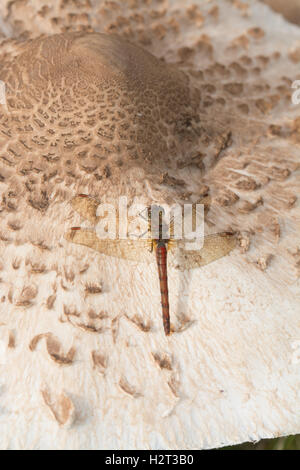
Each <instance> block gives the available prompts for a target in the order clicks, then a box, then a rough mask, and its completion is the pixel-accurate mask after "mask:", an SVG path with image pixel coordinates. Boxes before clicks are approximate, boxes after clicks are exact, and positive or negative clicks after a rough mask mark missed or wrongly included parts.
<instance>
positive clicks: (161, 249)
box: [156, 242, 170, 335]
mask: <svg viewBox="0 0 300 470" xmlns="http://www.w3.org/2000/svg"><path fill="white" fill-rule="evenodd" d="M156 261H157V267H158V275H159V284H160V293H161V306H162V314H163V324H164V330H165V334H166V335H169V334H170V312H169V292H168V273H167V247H166V244H165V243H164V242H161V243H158V245H157V248H156Z"/></svg>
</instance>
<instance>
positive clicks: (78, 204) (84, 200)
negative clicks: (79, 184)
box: [71, 194, 100, 224]
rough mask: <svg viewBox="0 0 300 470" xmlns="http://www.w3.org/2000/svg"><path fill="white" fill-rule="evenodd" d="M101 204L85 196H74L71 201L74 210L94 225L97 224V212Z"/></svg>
mask: <svg viewBox="0 0 300 470" xmlns="http://www.w3.org/2000/svg"><path fill="white" fill-rule="evenodd" d="M99 204H100V202H99V201H97V200H96V199H94V198H92V197H90V196H86V195H84V194H82V195H78V196H74V197H73V198H72V199H71V206H72V208H73V209H74V210H75V211H76V212H77V213H78V214H79V215H81V217H83V218H84V219H87V220H88V221H89V222H91V223H92V224H96V222H97V216H96V212H97V207H98V206H99Z"/></svg>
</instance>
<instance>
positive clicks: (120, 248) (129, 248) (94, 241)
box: [64, 228, 155, 263]
mask: <svg viewBox="0 0 300 470" xmlns="http://www.w3.org/2000/svg"><path fill="white" fill-rule="evenodd" d="M64 237H65V239H66V240H68V241H70V242H72V243H76V244H78V245H84V246H87V247H89V248H92V249H93V250H96V251H99V253H103V254H104V255H107V256H113V257H115V258H123V259H126V260H130V261H139V262H143V263H153V262H155V254H154V253H152V252H151V251H150V249H151V241H149V240H146V239H136V240H130V239H126V240H119V239H116V240H111V239H101V238H98V237H97V234H96V232H95V231H93V230H88V229H81V228H76V230H74V229H73V230H72V229H71V230H69V231H68V232H66V233H65V235H64Z"/></svg>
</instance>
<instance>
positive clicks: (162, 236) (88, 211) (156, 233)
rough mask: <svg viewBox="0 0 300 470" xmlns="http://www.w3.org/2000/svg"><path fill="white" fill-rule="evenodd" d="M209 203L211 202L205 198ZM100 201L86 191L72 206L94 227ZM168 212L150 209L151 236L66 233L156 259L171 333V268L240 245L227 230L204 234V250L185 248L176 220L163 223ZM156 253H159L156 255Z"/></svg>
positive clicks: (101, 248)
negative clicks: (176, 230)
mask: <svg viewBox="0 0 300 470" xmlns="http://www.w3.org/2000/svg"><path fill="white" fill-rule="evenodd" d="M203 202H204V207H206V206H205V203H206V202H207V201H204V200H203ZM99 204H100V203H99V201H97V200H96V199H95V198H93V197H90V196H89V195H86V194H79V195H76V196H75V197H73V198H72V200H71V206H72V208H73V209H74V210H75V211H76V212H77V213H78V214H80V215H81V216H82V217H83V218H84V219H86V220H87V221H88V222H90V223H91V224H93V225H94V226H95V225H96V224H97V222H98V221H99V219H100V216H97V208H98V206H99ZM153 213H156V214H157V213H158V227H157V226H156V227H155V229H154V230H153V224H152V223H151V221H152V219H151V218H152V216H153ZM163 215H164V211H163V209H162V208H161V207H160V206H149V207H148V208H147V219H148V220H147V222H148V228H147V232H148V237H147V238H136V239H132V238H123V239H121V238H116V239H111V238H99V237H98V236H97V233H96V231H95V230H94V229H90V228H81V227H71V228H70V229H69V230H68V231H67V232H66V233H65V235H64V237H65V239H66V240H68V241H70V242H72V243H75V244H79V245H83V246H86V247H89V248H91V249H93V250H96V251H98V252H100V253H102V254H104V255H106V256H110V257H114V258H119V259H125V260H129V261H136V262H144V263H153V262H155V261H156V264H157V269H158V277H159V285H160V295H161V307H162V318H163V327H164V332H165V335H166V336H169V335H170V333H171V326H170V305H169V289H168V267H174V268H176V269H179V270H181V271H185V270H190V269H195V268H199V267H202V266H205V265H207V264H209V263H211V262H213V261H216V260H218V259H219V258H222V257H223V256H226V255H228V254H229V253H230V252H231V251H232V250H233V249H234V248H235V246H236V236H235V234H234V233H233V232H229V231H224V232H220V233H216V234H211V235H207V236H205V237H203V243H202V248H201V249H196V250H193V249H188V250H186V249H185V240H184V239H175V238H173V235H174V219H173V220H171V222H170V224H169V226H168V227H167V230H166V226H165V224H164V222H163ZM154 255H155V256H154Z"/></svg>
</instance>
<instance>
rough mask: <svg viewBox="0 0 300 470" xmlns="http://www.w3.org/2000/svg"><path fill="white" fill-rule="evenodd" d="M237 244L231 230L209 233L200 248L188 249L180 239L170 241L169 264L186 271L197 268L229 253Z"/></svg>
mask: <svg viewBox="0 0 300 470" xmlns="http://www.w3.org/2000/svg"><path fill="white" fill-rule="evenodd" d="M235 246H236V237H235V235H234V234H232V233H229V232H221V233H217V234H213V235H207V236H206V237H204V240H203V247H202V248H201V249H200V250H186V249H185V241H184V240H180V241H176V242H173V241H171V242H170V243H169V250H168V262H169V265H170V266H172V267H175V268H176V269H180V270H181V271H184V270H186V269H195V268H199V267H201V266H205V265H206V264H209V263H212V262H213V261H216V260H218V259H220V258H222V257H223V256H226V255H228V253H230V252H231V251H232V250H233V249H234V248H235Z"/></svg>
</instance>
